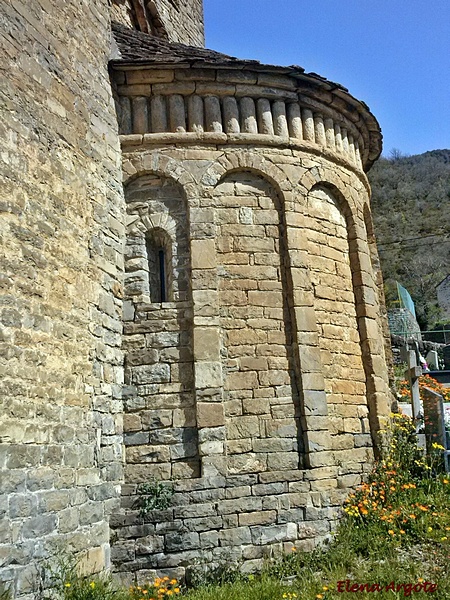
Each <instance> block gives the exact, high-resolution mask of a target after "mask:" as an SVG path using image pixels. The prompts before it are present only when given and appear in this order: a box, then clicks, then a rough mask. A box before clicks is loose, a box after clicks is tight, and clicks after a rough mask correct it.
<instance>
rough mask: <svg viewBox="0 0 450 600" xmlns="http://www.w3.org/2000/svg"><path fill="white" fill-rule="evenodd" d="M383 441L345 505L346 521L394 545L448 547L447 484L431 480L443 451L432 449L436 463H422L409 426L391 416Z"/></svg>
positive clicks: (412, 427) (449, 481) (410, 422)
mask: <svg viewBox="0 0 450 600" xmlns="http://www.w3.org/2000/svg"><path fill="white" fill-rule="evenodd" d="M385 437H386V438H387V443H385V451H384V457H383V458H382V460H380V461H379V462H378V463H376V465H375V467H374V469H373V471H372V473H371V474H370V476H369V478H368V481H367V483H364V484H363V485H362V486H360V487H359V488H358V489H357V490H356V491H355V492H354V493H352V494H350V496H349V497H348V499H347V501H346V503H345V506H344V511H345V513H346V515H347V517H348V518H350V519H353V520H355V521H357V522H362V523H365V524H369V523H373V524H377V525H378V526H379V528H380V535H387V536H388V537H391V538H393V539H394V540H396V541H397V542H398V544H399V545H405V544H407V543H411V542H412V543H416V542H418V541H422V542H423V541H433V542H439V543H448V540H449V539H450V515H449V513H448V509H447V503H448V501H449V499H450V478H448V477H447V476H444V475H441V476H439V477H437V478H436V477H433V476H432V474H433V472H434V470H435V469H434V465H433V461H434V460H437V458H438V456H439V455H440V452H441V450H442V449H443V448H442V447H441V446H438V445H437V444H434V445H433V448H434V450H435V451H436V452H435V453H436V457H434V456H432V457H431V459H429V460H428V461H427V460H426V458H425V457H424V456H423V454H422V451H421V449H420V448H418V447H417V442H416V437H415V425H414V422H413V420H412V419H411V418H409V417H408V416H406V415H397V414H395V415H393V419H392V427H391V429H390V430H389V431H388V432H385ZM430 491H433V493H434V494H433V503H430V502H429V497H430V496H429V494H430ZM436 498H437V499H439V500H440V501H442V503H441V502H439V503H438V502H436Z"/></svg>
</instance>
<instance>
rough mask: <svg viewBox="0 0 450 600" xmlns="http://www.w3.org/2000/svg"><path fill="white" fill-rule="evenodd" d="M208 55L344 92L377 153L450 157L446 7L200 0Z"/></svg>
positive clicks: (433, 2) (438, 3)
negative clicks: (316, 77)
mask: <svg viewBox="0 0 450 600" xmlns="http://www.w3.org/2000/svg"><path fill="white" fill-rule="evenodd" d="M204 8H205V25H206V46H207V48H211V49H213V50H217V51H219V52H224V53H226V54H231V55H232V56H237V57H239V58H250V59H256V60H259V61H261V62H263V63H269V64H277V65H292V64H296V65H300V66H302V67H303V68H304V69H305V70H306V71H314V72H316V73H319V74H320V75H322V76H324V77H326V78H327V79H330V80H332V81H336V82H338V83H340V84H342V85H344V86H345V87H347V88H348V89H349V91H350V93H351V94H352V95H353V96H355V97H356V98H358V99H360V100H364V102H366V104H368V105H369V107H370V109H371V111H372V112H373V113H374V115H375V116H376V117H377V119H378V121H379V122H380V125H381V128H382V130H383V136H384V150H383V154H384V155H385V156H389V153H390V151H391V150H392V149H393V148H397V149H399V150H400V151H401V152H403V153H404V154H420V153H422V152H426V151H427V150H435V149H440V148H450V0H308V2H307V1H306V0H204Z"/></svg>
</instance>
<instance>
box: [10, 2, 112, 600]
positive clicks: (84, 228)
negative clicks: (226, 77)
mask: <svg viewBox="0 0 450 600" xmlns="http://www.w3.org/2000/svg"><path fill="white" fill-rule="evenodd" d="M107 4H108V3H107V2H106V0H89V1H82V2H74V1H68V2H60V1H59V0H35V1H33V2H26V1H22V2H15V1H13V0H5V1H4V2H2V3H1V6H0V22H1V29H2V36H1V38H0V51H1V53H2V57H3V64H4V69H5V70H3V71H2V72H3V79H2V85H1V89H0V96H1V104H2V113H1V117H0V129H1V134H2V135H1V137H2V153H1V159H0V161H1V163H0V169H1V182H2V183H1V188H2V200H1V205H0V206H1V211H2V237H3V246H2V248H3V249H2V259H1V262H2V275H1V293H2V295H1V301H2V309H1V311H2V312H1V316H2V328H1V352H2V362H1V370H2V377H1V384H0V385H1V402H2V408H1V442H2V445H1V450H0V467H1V475H0V478H1V493H2V496H1V501H0V513H1V516H2V525H1V528H0V529H1V533H0V536H1V539H0V564H1V570H0V580H1V581H6V582H10V581H13V580H14V581H15V584H14V585H15V593H16V594H17V597H19V596H20V597H24V598H29V599H30V600H31V599H32V598H35V594H34V593H33V591H32V590H33V586H34V585H35V581H36V567H37V564H38V563H39V562H40V561H41V559H43V558H45V557H47V556H48V555H49V554H52V553H53V552H55V551H56V546H58V547H60V548H62V549H63V550H67V551H68V552H75V553H81V555H83V556H85V557H86V561H87V562H89V565H90V568H91V569H97V570H99V569H102V568H103V567H104V566H108V565H109V530H108V516H109V514H110V513H111V512H112V511H113V510H115V508H116V506H117V500H116V499H117V497H118V494H119V490H120V486H119V481H120V480H121V477H122V466H121V460H122V443H121V442H122V436H121V433H122V402H121V384H122V380H123V367H122V354H121V351H120V338H121V327H122V325H121V304H122V299H121V297H122V285H121V280H122V269H123V267H122V264H123V250H122V239H123V232H124V229H123V199H122V196H123V192H122V185H121V175H120V148H119V144H118V139H117V125H116V117H115V112H114V105H113V101H112V97H111V92H110V83H109V77H108V71H107V62H108V58H109V45H110V24H109V16H108V15H109V9H108V5H107Z"/></svg>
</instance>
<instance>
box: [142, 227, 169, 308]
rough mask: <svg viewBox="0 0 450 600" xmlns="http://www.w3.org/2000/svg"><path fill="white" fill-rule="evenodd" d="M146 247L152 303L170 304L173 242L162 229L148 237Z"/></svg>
mask: <svg viewBox="0 0 450 600" xmlns="http://www.w3.org/2000/svg"><path fill="white" fill-rule="evenodd" d="M146 247H147V262H148V282H149V292H150V302H156V303H159V302H170V300H171V293H172V291H171V279H172V278H171V272H170V270H171V263H172V260H171V254H172V253H171V248H172V243H171V240H170V238H169V236H168V235H167V233H166V232H165V231H163V230H162V229H154V230H152V231H150V232H149V233H148V235H147V239H146Z"/></svg>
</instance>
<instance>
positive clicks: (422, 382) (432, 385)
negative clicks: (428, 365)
mask: <svg viewBox="0 0 450 600" xmlns="http://www.w3.org/2000/svg"><path fill="white" fill-rule="evenodd" d="M424 387H427V388H429V389H430V390H432V391H433V392H436V393H437V394H440V395H441V396H442V397H443V399H444V402H450V388H446V387H444V386H443V385H442V384H441V383H439V382H438V381H436V379H433V378H432V377H430V376H429V375H421V376H420V377H419V390H420V392H421V398H422V390H423V388H424ZM398 397H399V400H400V402H411V391H410V389H409V384H408V382H407V381H406V379H403V380H402V381H400V383H399V387H398Z"/></svg>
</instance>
